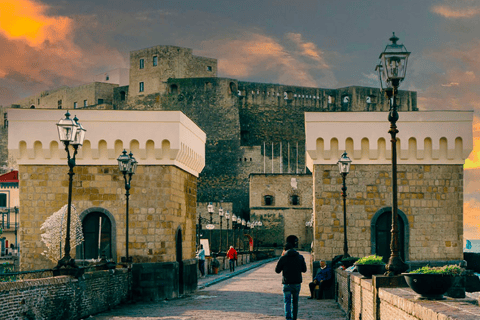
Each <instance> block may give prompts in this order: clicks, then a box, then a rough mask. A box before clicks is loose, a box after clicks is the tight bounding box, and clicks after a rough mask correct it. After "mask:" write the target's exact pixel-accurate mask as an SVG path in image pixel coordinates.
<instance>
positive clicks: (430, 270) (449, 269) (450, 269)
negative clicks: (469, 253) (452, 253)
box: [409, 265, 462, 276]
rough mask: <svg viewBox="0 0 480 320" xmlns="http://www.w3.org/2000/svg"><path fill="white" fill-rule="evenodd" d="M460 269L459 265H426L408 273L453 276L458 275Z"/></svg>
mask: <svg viewBox="0 0 480 320" xmlns="http://www.w3.org/2000/svg"><path fill="white" fill-rule="evenodd" d="M461 272H462V269H461V268H460V267H459V266H452V265H447V266H443V267H429V266H428V265H427V266H425V267H422V268H419V269H417V270H413V271H410V272H409V273H420V274H442V275H449V276H455V275H460V274H461Z"/></svg>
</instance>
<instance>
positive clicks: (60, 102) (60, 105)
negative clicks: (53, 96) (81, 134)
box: [58, 100, 62, 109]
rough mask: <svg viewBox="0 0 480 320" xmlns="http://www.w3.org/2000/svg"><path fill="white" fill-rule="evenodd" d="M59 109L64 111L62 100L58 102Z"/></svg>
mask: <svg viewBox="0 0 480 320" xmlns="http://www.w3.org/2000/svg"><path fill="white" fill-rule="evenodd" d="M58 109H62V100H58Z"/></svg>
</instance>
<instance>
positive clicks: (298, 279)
mask: <svg viewBox="0 0 480 320" xmlns="http://www.w3.org/2000/svg"><path fill="white" fill-rule="evenodd" d="M282 271H283V277H282V283H283V300H284V306H285V318H287V319H288V320H290V319H292V320H296V319H297V314H298V296H299V294H300V288H301V283H302V272H307V265H306V264H305V259H304V258H303V256H302V255H301V254H299V253H298V252H297V251H295V249H293V244H292V243H287V244H286V245H285V250H284V251H283V254H282V257H280V260H278V262H277V266H276V267H275V272H276V273H280V272H282ZM292 304H293V309H292V308H291V305H292Z"/></svg>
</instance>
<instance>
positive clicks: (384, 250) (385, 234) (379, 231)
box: [370, 207, 409, 262]
mask: <svg viewBox="0 0 480 320" xmlns="http://www.w3.org/2000/svg"><path fill="white" fill-rule="evenodd" d="M370 230H371V239H372V240H371V241H372V254H376V255H378V256H382V257H383V260H384V261H385V262H388V258H390V254H391V251H390V242H391V230H392V208H391V207H385V208H382V209H380V210H378V211H377V212H376V213H375V215H374V216H373V218H372V221H371V224H370ZM398 230H399V245H400V257H401V258H402V260H403V261H407V260H408V242H409V226H408V219H407V216H406V215H405V213H403V211H401V210H400V209H398Z"/></svg>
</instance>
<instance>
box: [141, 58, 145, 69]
mask: <svg viewBox="0 0 480 320" xmlns="http://www.w3.org/2000/svg"><path fill="white" fill-rule="evenodd" d="M143 68H145V60H144V59H140V69H143Z"/></svg>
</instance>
